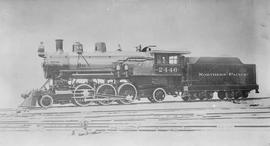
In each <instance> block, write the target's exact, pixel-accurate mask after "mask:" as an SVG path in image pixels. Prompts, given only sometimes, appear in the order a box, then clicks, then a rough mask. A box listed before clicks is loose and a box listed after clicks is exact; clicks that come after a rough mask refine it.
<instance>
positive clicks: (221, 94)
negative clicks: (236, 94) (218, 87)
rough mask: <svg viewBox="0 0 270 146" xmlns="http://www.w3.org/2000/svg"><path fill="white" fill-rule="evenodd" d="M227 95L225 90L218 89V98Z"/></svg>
mask: <svg viewBox="0 0 270 146" xmlns="http://www.w3.org/2000/svg"><path fill="white" fill-rule="evenodd" d="M225 97H226V94H225V92H224V91H218V98H219V99H221V100H223V99H224V98H225Z"/></svg>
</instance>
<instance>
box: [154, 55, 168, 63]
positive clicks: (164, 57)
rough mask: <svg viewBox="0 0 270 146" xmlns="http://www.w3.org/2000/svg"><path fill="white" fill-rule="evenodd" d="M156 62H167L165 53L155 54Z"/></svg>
mask: <svg viewBox="0 0 270 146" xmlns="http://www.w3.org/2000/svg"><path fill="white" fill-rule="evenodd" d="M156 57H157V64H168V57H167V56H165V55H157V56H156Z"/></svg>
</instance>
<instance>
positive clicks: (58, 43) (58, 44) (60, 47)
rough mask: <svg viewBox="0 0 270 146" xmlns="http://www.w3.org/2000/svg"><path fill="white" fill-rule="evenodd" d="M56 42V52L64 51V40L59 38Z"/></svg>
mask: <svg viewBox="0 0 270 146" xmlns="http://www.w3.org/2000/svg"><path fill="white" fill-rule="evenodd" d="M55 42H56V52H63V51H64V50H63V40H61V39H57V40H55Z"/></svg>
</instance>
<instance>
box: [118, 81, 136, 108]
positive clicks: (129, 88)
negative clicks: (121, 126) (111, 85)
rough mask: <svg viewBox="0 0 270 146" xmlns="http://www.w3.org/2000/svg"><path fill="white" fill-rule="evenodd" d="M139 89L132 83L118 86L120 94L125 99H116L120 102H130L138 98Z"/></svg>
mask: <svg viewBox="0 0 270 146" xmlns="http://www.w3.org/2000/svg"><path fill="white" fill-rule="evenodd" d="M137 94H138V92H137V89H136V87H135V86H134V85H132V84H131V83H124V84H122V85H120V86H119V87H118V95H120V96H124V97H123V99H121V100H118V101H116V102H117V103H119V104H130V103H131V102H133V101H134V100H135V99H136V98H137Z"/></svg>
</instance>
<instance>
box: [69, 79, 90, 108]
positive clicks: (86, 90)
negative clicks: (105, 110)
mask: <svg viewBox="0 0 270 146" xmlns="http://www.w3.org/2000/svg"><path fill="white" fill-rule="evenodd" d="M94 95H95V89H94V88H93V87H91V86H90V85H88V84H81V85H78V86H77V87H76V88H75V90H74V93H73V98H72V99H71V101H72V103H73V104H75V105H77V106H88V105H89V104H90V103H91V101H87V99H93V98H94Z"/></svg>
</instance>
